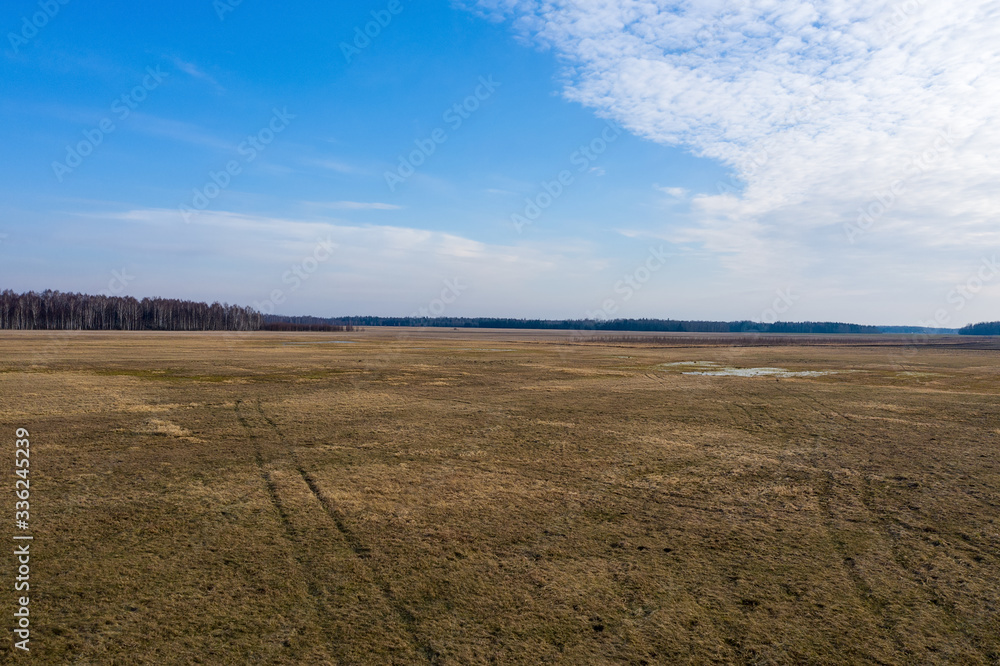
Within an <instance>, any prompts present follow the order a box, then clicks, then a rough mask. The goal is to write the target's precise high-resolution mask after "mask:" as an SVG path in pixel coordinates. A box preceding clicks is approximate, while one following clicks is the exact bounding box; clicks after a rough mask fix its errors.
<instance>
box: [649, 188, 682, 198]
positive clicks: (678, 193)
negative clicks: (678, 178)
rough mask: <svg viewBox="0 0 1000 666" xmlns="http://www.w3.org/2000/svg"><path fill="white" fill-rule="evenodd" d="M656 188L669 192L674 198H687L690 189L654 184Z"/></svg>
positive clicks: (665, 192)
mask: <svg viewBox="0 0 1000 666" xmlns="http://www.w3.org/2000/svg"><path fill="white" fill-rule="evenodd" d="M653 189H654V190H658V191H660V192H663V193H664V194H668V195H670V196H671V197H673V198H674V199H686V198H687V195H688V191H687V190H686V189H685V188H683V187H664V186H661V185H653Z"/></svg>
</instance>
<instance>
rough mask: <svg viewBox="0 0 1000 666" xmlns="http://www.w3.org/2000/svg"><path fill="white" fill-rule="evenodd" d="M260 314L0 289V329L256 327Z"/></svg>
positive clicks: (226, 306) (233, 307) (217, 307)
mask: <svg viewBox="0 0 1000 666" xmlns="http://www.w3.org/2000/svg"><path fill="white" fill-rule="evenodd" d="M262 323H263V316H262V315H261V314H260V313H259V312H257V311H256V310H254V309H253V308H248V307H241V306H239V305H229V304H228V303H221V304H220V303H212V304H211V305H209V304H208V303H197V302H194V301H184V300H179V299H174V298H143V299H142V300H141V301H140V300H138V299H135V298H133V297H131V296H103V295H98V296H92V295H88V294H73V293H66V292H59V291H52V290H47V291H43V292H41V293H36V292H34V291H29V292H27V293H23V294H18V293H15V292H13V291H11V290H9V289H8V290H5V291H3V292H2V293H0V329H8V330H49V331H51V330H78V331H256V330H260V327H261V324H262Z"/></svg>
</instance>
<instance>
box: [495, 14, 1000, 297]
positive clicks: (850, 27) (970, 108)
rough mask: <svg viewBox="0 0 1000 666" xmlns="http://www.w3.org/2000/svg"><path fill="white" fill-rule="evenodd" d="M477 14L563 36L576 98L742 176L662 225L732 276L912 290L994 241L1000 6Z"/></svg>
mask: <svg viewBox="0 0 1000 666" xmlns="http://www.w3.org/2000/svg"><path fill="white" fill-rule="evenodd" d="M475 8H476V9H478V10H479V11H481V12H482V13H484V14H486V15H488V16H490V17H492V18H498V17H505V18H509V19H511V20H512V21H513V25H514V26H515V27H516V29H517V31H518V32H519V33H520V34H521V35H522V36H524V37H525V38H527V39H530V40H532V41H533V42H534V43H536V44H540V45H542V46H543V47H545V48H552V49H554V50H555V51H556V52H557V53H558V55H559V56H560V57H561V59H562V60H563V61H564V62H565V63H566V64H567V72H566V74H567V78H568V81H569V83H568V85H567V88H566V90H565V95H566V97H567V98H568V99H570V100H573V101H577V102H580V103H582V104H584V105H586V106H589V107H592V108H594V109H595V110H596V111H597V112H598V114H600V115H602V116H607V117H610V118H613V119H614V120H616V121H617V122H619V123H621V124H622V125H623V126H625V127H626V128H627V129H628V130H629V131H631V132H632V133H634V134H636V135H639V136H642V137H645V138H648V139H651V140H653V141H656V142H659V143H662V144H668V145H676V146H682V147H685V148H687V149H688V150H689V151H691V152H692V153H693V154H695V155H698V156H702V157H706V158H712V159H715V160H719V161H721V162H722V163H723V164H725V165H727V166H728V167H730V168H731V169H732V170H733V172H734V174H735V178H736V181H735V183H736V187H732V186H723V187H721V188H719V191H714V192H709V193H706V194H701V195H697V196H695V197H694V198H693V199H692V202H691V221H690V222H689V223H688V224H687V225H686V228H684V229H682V230H679V231H678V230H677V229H676V228H675V229H672V230H670V233H669V236H670V237H671V238H672V239H673V240H676V241H679V242H688V243H695V244H701V245H703V246H704V247H705V248H706V249H708V250H711V251H714V252H716V253H718V255H719V257H720V260H721V261H723V263H724V264H725V265H726V266H728V267H729V268H730V269H731V270H732V271H735V272H736V273H738V274H745V275H763V274H767V273H769V272H770V273H774V272H775V271H776V270H782V271H785V273H788V272H789V271H792V270H793V269H794V272H795V273H796V274H797V275H798V279H800V280H801V281H802V282H803V283H807V282H809V281H810V280H814V281H815V282H816V284H817V286H818V285H822V284H826V285H831V284H832V283H836V284H838V285H839V286H840V287H841V288H843V290H844V291H845V293H847V292H850V293H855V292H856V291H857V288H858V287H859V286H861V285H860V284H859V283H861V282H868V283H869V286H870V284H871V283H872V282H880V283H882V284H883V285H887V284H890V283H894V284H909V285H910V286H911V288H917V289H919V288H921V286H920V285H921V283H924V284H929V283H928V280H930V279H931V278H930V277H929V276H928V275H927V271H926V266H927V265H928V264H936V265H938V266H941V265H947V270H943V271H940V272H942V273H949V272H950V273H961V272H962V271H964V270H967V269H968V266H970V265H971V266H975V264H976V263H977V262H978V260H979V258H980V257H981V256H983V255H984V254H986V253H987V252H988V251H989V252H993V251H995V250H996V249H997V248H998V247H1000V225H998V224H997V219H996V215H997V212H998V211H1000V187H998V182H1000V160H997V159H996V156H997V155H998V154H1000V114H997V112H996V109H997V108H998V107H1000V67H998V65H1000V54H998V51H997V49H996V45H995V44H996V35H997V34H998V33H1000V12H998V11H997V8H998V5H997V2H996V0H964V1H963V2H961V3H935V2H931V0H891V1H890V0H828V1H827V2H823V3H815V4H814V3H812V2H806V1H804V0H786V1H785V2H781V3H776V2H774V1H773V0H748V1H747V2H741V3H723V2H718V1H706V2H693V1H685V2H671V1H667V0H575V1H574V2H566V1H562V0H481V1H479V2H477V3H475ZM894 185H895V189H896V192H895V193H893V191H892V190H893V188H894ZM859 209H861V210H859ZM883 209H884V210H883ZM864 210H868V211H869V212H871V213H872V215H871V218H870V219H871V220H872V221H871V222H868V221H867V218H864V217H862V216H861V212H862V211H864ZM859 220H860V221H861V222H862V226H867V227H868V231H867V233H862V234H857V233H853V234H850V233H849V230H850V229H852V228H854V229H855V231H857V230H858V229H857V225H858V223H859ZM849 235H851V236H853V241H854V242H853V243H852V242H850V241H849V238H848V236H849ZM776 267H777V268H776ZM817 291H818V288H817ZM881 293H882V294H883V295H884V294H885V293H888V292H881ZM934 298H937V297H936V296H935V297H934ZM935 302H936V301H935ZM845 309H847V308H845ZM919 311H920V306H917V307H916V312H918V313H919Z"/></svg>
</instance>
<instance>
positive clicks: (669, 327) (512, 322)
mask: <svg viewBox="0 0 1000 666" xmlns="http://www.w3.org/2000/svg"><path fill="white" fill-rule="evenodd" d="M264 321H265V322H266V323H267V324H277V323H289V324H310V325H318V324H328V325H335V326H347V325H351V326H433V327H445V328H504V329H522V328H523V329H548V330H566V331H572V330H581V331H653V332H659V333H752V332H758V333H825V334H834V333H851V334H854V335H859V334H878V333H881V332H882V331H881V329H879V328H878V327H877V326H860V325H858V324H841V323H834V322H801V323H785V322H778V323H775V324H761V323H757V322H752V321H733V322H718V321H675V320H673V319H610V320H606V321H589V320H585V319H560V320H552V319H505V318H496V317H433V318H431V317H343V318H334V319H322V318H319V317H285V316H281V315H267V316H265V317H264Z"/></svg>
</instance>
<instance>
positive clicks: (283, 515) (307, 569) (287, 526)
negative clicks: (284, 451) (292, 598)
mask: <svg viewBox="0 0 1000 666" xmlns="http://www.w3.org/2000/svg"><path fill="white" fill-rule="evenodd" d="M241 404H243V400H237V401H236V405H235V407H234V411H235V412H236V419H237V421H239V423H240V425H241V426H243V428H244V429H245V430H246V432H247V435H248V436H249V437H250V439H251V441H253V443H254V461H255V463H256V465H257V470H258V472H259V474H260V477H261V479H262V480H263V482H264V486H265V487H266V488H267V494H268V498H269V499H270V501H271V504H272V505H273V506H274V509H275V511H277V513H278V517H279V521H280V522H281V526H282V528H283V529H284V531H285V538H286V539H287V540H288V542H289V543H292V544H296V545H297V547H296V548H295V552H294V553H293V555H292V556H293V558H294V559H295V562H296V563H297V564H298V566H299V569H300V570H301V572H302V578H303V580H304V582H305V584H306V591H307V592H308V594H309V596H310V597H311V598H312V600H313V605H314V607H315V612H316V616H317V618H322V617H323V616H324V614H325V612H326V609H325V607H324V605H323V603H322V599H321V598H320V592H319V588H318V587H317V585H316V575H315V572H314V571H313V570H312V566H311V563H310V562H309V561H308V559H307V558H306V557H305V555H304V554H303V552H302V548H301V546H300V545H299V544H301V538H300V536H299V535H298V533H297V532H296V530H295V527H294V526H293V525H292V521H291V519H290V517H289V514H288V511H287V510H286V509H285V506H284V505H283V504H282V502H281V497H280V495H279V494H278V486H277V484H276V483H275V480H274V477H273V476H272V475H271V473H270V472H269V471H268V470H267V468H266V467H265V465H264V452H263V447H262V446H261V444H260V439H259V438H258V436H257V433H256V432H255V430H254V427H253V426H252V425H251V424H250V423H249V421H247V419H246V418H245V417H244V416H243V414H242V413H241V412H240V405H241ZM320 624H321V625H322V626H324V630H325V628H326V627H325V625H324V623H322V622H320ZM324 633H327V637H328V638H330V639H335V638H336V637H335V636H331V635H329V632H326V631H324Z"/></svg>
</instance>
